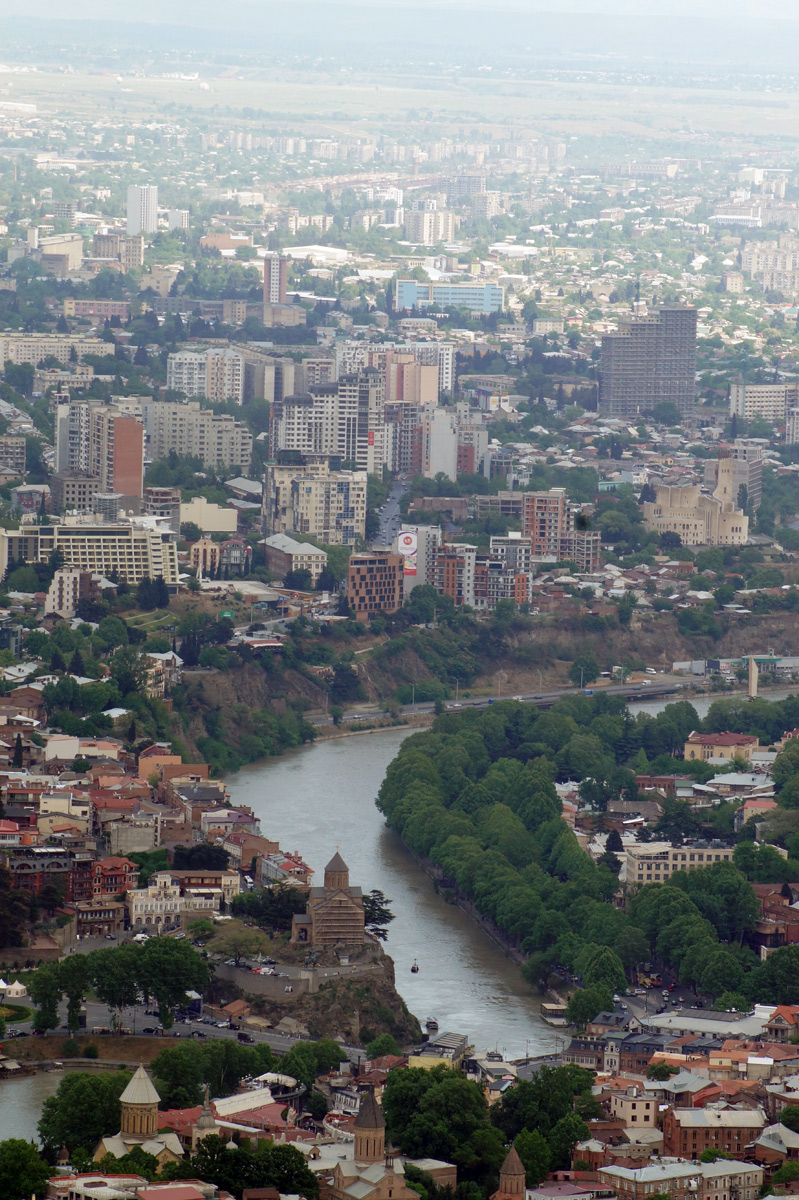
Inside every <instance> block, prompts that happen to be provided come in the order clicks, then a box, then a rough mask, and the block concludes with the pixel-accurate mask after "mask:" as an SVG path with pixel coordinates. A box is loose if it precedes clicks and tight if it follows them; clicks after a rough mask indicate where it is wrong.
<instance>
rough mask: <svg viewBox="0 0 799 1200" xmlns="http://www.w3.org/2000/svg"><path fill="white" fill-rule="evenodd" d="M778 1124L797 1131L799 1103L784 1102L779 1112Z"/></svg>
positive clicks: (798, 1125) (798, 1130)
mask: <svg viewBox="0 0 799 1200" xmlns="http://www.w3.org/2000/svg"><path fill="white" fill-rule="evenodd" d="M780 1124H781V1125H784V1126H785V1127H786V1129H790V1130H792V1131H793V1133H799V1104H786V1106H785V1108H784V1109H783V1110H782V1112H781V1113H780Z"/></svg>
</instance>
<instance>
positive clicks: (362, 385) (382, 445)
mask: <svg viewBox="0 0 799 1200" xmlns="http://www.w3.org/2000/svg"><path fill="white" fill-rule="evenodd" d="M384 407H385V383H384V378H383V376H382V375H381V374H380V373H379V372H377V371H372V370H365V371H359V372H358V373H357V374H353V375H343V376H342V377H341V378H340V379H338V380H337V381H336V382H335V383H330V384H322V385H320V386H318V387H314V388H311V389H309V391H307V392H306V393H304V394H303V395H298V396H286V397H285V398H284V399H283V400H281V401H280V402H278V401H276V402H275V403H274V404H273V405H272V410H271V413H270V447H271V453H272V456H273V457H274V458H276V457H278V455H280V454H283V453H285V452H287V451H293V452H295V453H297V454H300V455H311V456H314V455H320V454H322V455H327V456H329V457H332V458H337V459H339V461H340V462H341V463H342V465H343V464H345V463H349V464H352V465H354V466H355V467H357V468H358V469H359V470H364V471H368V472H369V474H375V473H376V472H377V473H379V472H380V471H382V469H383V467H384V466H391V462H390V442H389V439H388V436H387V435H388V431H387V428H386V424H385V420H384Z"/></svg>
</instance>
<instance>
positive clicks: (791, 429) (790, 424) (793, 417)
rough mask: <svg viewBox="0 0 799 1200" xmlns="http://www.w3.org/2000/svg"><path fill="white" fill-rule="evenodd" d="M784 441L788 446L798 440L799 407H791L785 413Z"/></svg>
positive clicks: (793, 444)
mask: <svg viewBox="0 0 799 1200" xmlns="http://www.w3.org/2000/svg"><path fill="white" fill-rule="evenodd" d="M785 441H786V442H787V444H788V445H789V446H795V445H796V443H797V442H799V408H797V407H791V408H789V409H788V411H787V413H786V414H785Z"/></svg>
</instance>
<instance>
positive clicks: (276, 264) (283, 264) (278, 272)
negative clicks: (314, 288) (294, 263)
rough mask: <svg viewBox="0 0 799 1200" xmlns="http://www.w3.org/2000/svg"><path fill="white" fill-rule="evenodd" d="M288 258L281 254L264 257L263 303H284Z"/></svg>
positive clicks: (287, 276)
mask: <svg viewBox="0 0 799 1200" xmlns="http://www.w3.org/2000/svg"><path fill="white" fill-rule="evenodd" d="M288 278H289V260H288V259H287V258H284V257H283V255H281V254H267V255H266V257H265V258H264V304H285V303H286V287H287V285H288Z"/></svg>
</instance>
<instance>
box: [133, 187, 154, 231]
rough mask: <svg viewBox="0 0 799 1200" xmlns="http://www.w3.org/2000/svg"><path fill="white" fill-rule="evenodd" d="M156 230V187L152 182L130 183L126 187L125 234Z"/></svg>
mask: <svg viewBox="0 0 799 1200" xmlns="http://www.w3.org/2000/svg"><path fill="white" fill-rule="evenodd" d="M157 230H158V188H157V187H156V186H155V185H154V184H137V183H132V184H131V185H130V187H129V188H128V209H127V234H128V237H135V235H136V234H138V233H155V232H156V231H157Z"/></svg>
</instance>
